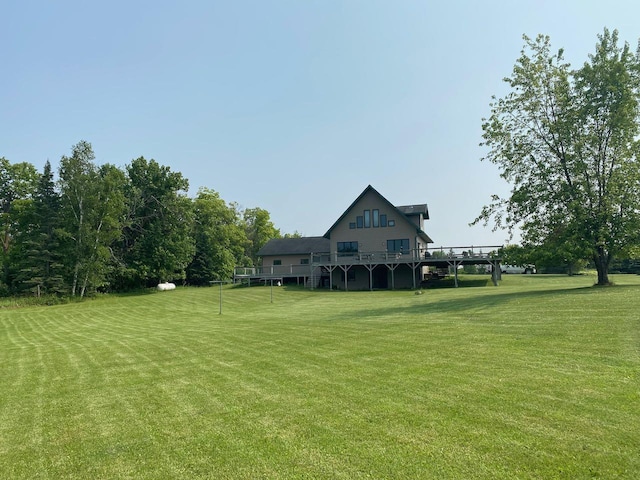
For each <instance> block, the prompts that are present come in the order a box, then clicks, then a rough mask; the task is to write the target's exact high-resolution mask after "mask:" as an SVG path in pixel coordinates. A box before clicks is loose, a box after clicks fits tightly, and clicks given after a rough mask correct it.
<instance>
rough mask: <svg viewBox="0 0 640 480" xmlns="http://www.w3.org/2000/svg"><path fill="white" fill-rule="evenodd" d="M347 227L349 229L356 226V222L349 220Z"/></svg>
mask: <svg viewBox="0 0 640 480" xmlns="http://www.w3.org/2000/svg"><path fill="white" fill-rule="evenodd" d="M349 228H350V229H351V230H353V229H354V228H356V222H350V223H349Z"/></svg>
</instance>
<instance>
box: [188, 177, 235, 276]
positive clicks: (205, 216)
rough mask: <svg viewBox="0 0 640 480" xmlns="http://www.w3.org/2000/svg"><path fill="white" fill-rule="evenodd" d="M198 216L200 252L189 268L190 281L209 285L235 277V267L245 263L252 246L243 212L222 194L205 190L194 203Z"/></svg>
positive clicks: (203, 189) (196, 225)
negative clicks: (242, 215)
mask: <svg viewBox="0 0 640 480" xmlns="http://www.w3.org/2000/svg"><path fill="white" fill-rule="evenodd" d="M194 213H195V225H194V229H193V230H194V238H195V242H196V253H195V256H194V259H193V261H192V262H191V264H190V265H189V267H188V268H187V280H188V281H189V282H190V283H193V284H196V285H205V284H207V283H208V282H209V281H211V280H218V279H222V280H226V279H228V278H231V276H232V275H233V268H234V267H235V266H237V265H244V264H245V261H244V252H245V248H246V246H247V243H248V241H247V236H246V233H245V230H244V226H243V224H242V218H241V214H240V212H239V211H238V210H237V208H236V207H235V205H234V204H231V205H227V203H226V202H225V201H224V200H223V199H222V198H220V195H219V194H218V192H215V191H214V190H211V189H208V188H201V189H200V190H199V191H198V196H197V197H196V199H195V200H194Z"/></svg>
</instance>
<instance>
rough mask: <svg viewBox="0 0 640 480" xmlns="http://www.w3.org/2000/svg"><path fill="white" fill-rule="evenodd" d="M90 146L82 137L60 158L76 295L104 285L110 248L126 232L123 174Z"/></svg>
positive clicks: (65, 226)
mask: <svg viewBox="0 0 640 480" xmlns="http://www.w3.org/2000/svg"><path fill="white" fill-rule="evenodd" d="M94 160H95V155H94V153H93V149H92V147H91V144H90V143H89V142H86V141H81V142H79V143H78V144H77V145H74V146H73V148H72V154H71V156H70V157H66V156H63V157H62V159H61V160H60V179H59V182H58V183H59V185H60V194H61V212H62V215H63V221H62V226H63V228H62V232H63V233H62V237H63V239H64V240H65V244H66V246H67V250H66V256H67V261H68V275H69V282H70V284H71V288H70V290H71V295H72V296H76V295H78V296H80V297H82V296H84V295H85V293H87V289H88V288H96V287H100V286H102V285H103V284H104V282H105V279H106V276H107V273H108V270H109V267H110V260H111V250H110V248H111V246H112V245H113V243H114V242H115V241H116V240H117V239H118V238H120V236H121V234H122V224H121V222H122V218H123V216H124V206H125V204H124V180H125V176H124V173H123V172H122V171H121V170H119V169H118V168H116V167H114V166H112V165H108V164H107V165H103V166H101V167H98V166H97V165H96V164H95V163H94Z"/></svg>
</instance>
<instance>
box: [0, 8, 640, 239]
mask: <svg viewBox="0 0 640 480" xmlns="http://www.w3.org/2000/svg"><path fill="white" fill-rule="evenodd" d="M638 18H640V2H637V0H628V1H622V0H621V1H609V2H602V1H590V0H584V1H578V0H572V1H562V0H556V1H544V0H540V1H531V0H525V1H518V2H516V1H492V0H484V1H457V2H455V1H452V2H432V1H402V0H400V1H376V0H367V1H364V0H362V1H355V0H354V1H331V0H326V1H302V0H300V1H285V0H274V1H268V0H263V1H248V0H247V1H242V0H240V1H225V2H218V1H190V0H183V1H181V2H164V1H161V0H159V1H135V0H132V1H126V2H125V1H119V0H115V1H110V2H87V1H65V0H60V1H57V2H50V1H30V0H23V1H20V2H18V1H7V2H3V3H2V4H1V6H0V65H2V73H1V74H0V156H4V157H6V158H7V159H9V160H10V161H12V162H21V161H27V162H31V163H33V164H34V165H35V166H36V167H37V168H39V169H41V168H42V166H43V165H44V162H45V161H46V160H47V159H49V160H50V161H51V162H52V164H53V165H54V166H55V167H57V165H58V161H59V159H60V157H61V156H62V155H68V154H69V153H70V150H71V147H72V145H74V144H76V143H78V142H79V141H80V140H87V141H89V142H91V143H92V145H93V148H94V151H95V153H96V157H97V161H98V162H99V163H106V162H109V163H113V164H116V165H118V166H120V167H124V166H125V165H126V164H128V163H129V162H130V161H131V160H132V159H134V158H137V157H139V156H144V157H146V158H153V159H155V160H157V161H158V162H159V163H161V164H163V165H168V166H170V167H171V169H172V170H174V171H179V172H181V173H182V174H183V175H184V176H185V177H187V178H188V179H189V181H190V185H191V189H190V194H192V195H195V193H196V192H197V190H198V188H199V187H209V188H212V189H214V190H216V191H218V192H220V195H221V196H222V198H224V199H225V200H226V201H228V202H231V201H233V202H237V203H238V204H240V205H241V206H242V207H245V208H251V207H256V206H257V207H261V208H265V209H267V210H268V211H269V212H270V213H271V217H272V220H273V221H274V223H275V224H276V226H277V227H278V228H280V229H281V231H282V232H283V233H286V232H293V231H295V230H297V231H299V232H301V233H303V234H304V235H322V234H324V232H325V231H326V230H327V229H328V228H329V227H330V226H331V225H332V224H333V222H334V221H335V220H336V219H337V218H338V217H339V216H340V215H341V214H342V213H343V211H344V210H345V209H346V208H347V207H348V206H349V204H350V203H351V202H352V201H353V200H354V199H355V197H356V196H358V195H359V194H360V192H361V191H362V190H364V188H365V187H366V186H367V185H369V184H371V185H373V186H374V187H375V188H376V189H377V190H378V191H379V192H380V193H382V194H383V195H384V196H385V197H386V198H387V199H388V200H389V201H391V202H392V203H394V204H396V205H402V204H411V203H427V204H428V205H429V211H430V214H431V220H429V222H428V223H427V226H426V230H427V233H428V234H429V235H430V236H431V237H432V238H433V239H434V241H435V244H436V245H438V246H439V245H444V246H458V245H460V246H468V245H498V244H503V243H505V240H506V239H507V234H506V232H492V231H491V229H490V228H483V227H480V226H476V227H469V226H468V223H469V222H470V221H472V220H473V219H474V218H475V216H477V214H478V213H479V212H480V210H481V208H482V206H483V205H484V204H486V203H487V202H488V201H489V197H490V195H491V194H492V193H497V194H502V195H504V194H506V193H508V191H509V185H507V184H506V183H504V181H502V180H501V179H500V178H499V176H498V171H497V169H496V168H495V167H494V166H493V165H491V164H489V163H486V162H481V161H480V158H481V157H482V156H483V154H484V151H483V149H482V148H481V147H480V146H479V142H480V141H481V133H482V130H481V120H482V118H483V117H485V116H487V115H488V114H489V102H490V99H491V95H493V94H495V95H498V96H500V95H503V94H504V93H505V92H506V90H505V86H504V84H503V82H502V81H501V80H502V78H503V77H505V76H508V75H509V74H510V72H511V70H512V68H513V65H514V63H515V60H516V59H517V57H518V56H519V53H520V50H521V48H522V44H523V42H522V35H523V34H527V35H529V36H535V35H537V34H538V33H543V34H547V35H550V36H551V40H552V45H553V46H554V48H560V47H563V48H564V49H565V56H566V58H567V60H569V61H570V62H571V63H572V64H573V65H574V66H578V65H580V64H581V63H582V62H584V61H585V60H586V59H587V55H588V54H589V53H591V52H592V51H593V50H594V46H595V43H596V41H597V35H598V34H599V33H601V32H602V31H603V29H604V27H608V28H610V29H614V28H617V29H618V30H619V31H620V36H621V38H622V39H623V40H626V41H628V42H629V43H630V44H631V45H632V47H634V48H635V47H636V45H637V40H638V38H639V37H640V23H639V22H638Z"/></svg>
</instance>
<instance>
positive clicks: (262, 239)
mask: <svg viewBox="0 0 640 480" xmlns="http://www.w3.org/2000/svg"><path fill="white" fill-rule="evenodd" d="M243 217H244V224H245V231H246V232H247V239H248V240H249V243H248V244H247V249H246V257H247V259H250V261H251V262H252V263H253V265H257V264H258V251H259V250H260V249H261V248H262V247H263V246H264V244H265V243H267V242H268V241H269V240H271V239H272V238H280V237H281V235H280V230H278V229H277V228H276V227H275V225H274V224H273V222H272V221H271V216H270V215H269V212H268V211H267V210H265V209H263V208H260V207H256V208H247V209H246V210H245V211H244V215H243Z"/></svg>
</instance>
